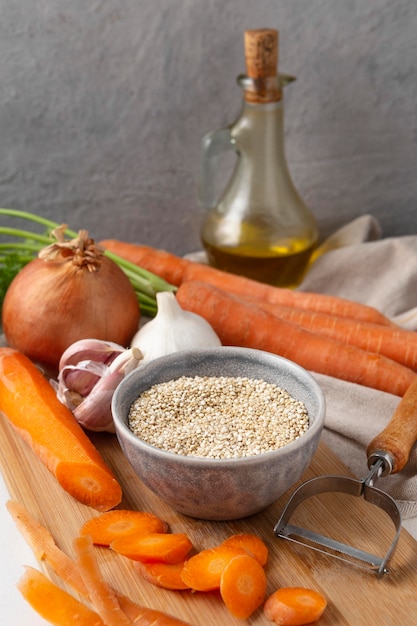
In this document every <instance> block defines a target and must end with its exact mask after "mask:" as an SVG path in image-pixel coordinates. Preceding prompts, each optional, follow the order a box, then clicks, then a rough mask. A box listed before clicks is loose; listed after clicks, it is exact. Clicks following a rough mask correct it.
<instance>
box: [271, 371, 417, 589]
mask: <svg viewBox="0 0 417 626" xmlns="http://www.w3.org/2000/svg"><path fill="white" fill-rule="evenodd" d="M416 440H417V379H416V380H415V381H414V382H413V383H412V384H411V385H410V387H409V388H408V390H407V392H406V393H405V394H404V396H403V398H402V399H401V401H400V403H399V405H398V406H397V408H396V410H395V412H394V414H393V415H392V417H391V420H390V422H389V423H388V425H387V426H386V427H385V428H384V429H383V430H382V431H381V432H380V433H379V434H378V435H376V437H375V438H374V439H373V440H372V441H371V442H370V444H369V445H368V448H367V459H368V468H369V473H368V474H367V476H365V478H363V479H362V480H359V479H355V478H350V477H347V476H317V477H315V478H312V479H311V480H308V481H306V482H304V483H302V484H301V485H300V487H298V489H296V490H295V491H294V493H293V495H292V496H291V498H290V500H289V501H288V503H287V505H286V506H285V508H284V510H283V512H282V514H281V517H280V518H279V520H278V522H277V523H276V525H275V526H274V533H275V535H277V537H280V538H282V539H288V540H289V541H293V542H295V543H298V544H301V545H303V546H306V547H308V548H311V549H313V550H316V551H318V552H322V553H324V554H328V555H330V556H332V557H334V558H337V559H339V560H341V561H345V562H347V563H350V564H352V565H355V566H358V567H362V568H365V569H367V570H369V571H372V572H374V573H376V574H377V575H378V577H382V576H383V575H384V574H387V573H388V572H389V569H388V563H389V560H390V559H391V557H392V555H393V553H394V551H395V548H396V545H397V542H398V539H399V536H400V532H401V514H400V511H399V509H398V506H397V504H396V502H395V500H394V499H393V498H391V496H390V495H388V494H387V493H385V492H384V491H382V490H380V489H377V488H376V487H375V486H374V485H375V483H376V481H377V479H378V478H380V477H381V476H388V475H390V474H395V473H397V472H399V471H401V470H402V469H403V468H404V466H405V465H406V463H407V461H408V459H409V456H410V452H411V449H412V447H413V445H414V444H415V442H416ZM329 492H339V493H346V494H349V495H352V496H358V497H361V496H363V498H364V499H365V500H366V501H367V502H369V503H371V504H374V505H376V506H377V507H379V508H380V509H382V510H383V511H385V513H387V514H388V515H389V517H390V518H391V520H392V522H393V523H394V526H395V535H394V538H393V540H392V543H391V545H390V547H389V549H388V551H387V553H386V554H385V556H383V557H381V556H378V555H375V554H371V553H368V552H365V551H363V550H359V549H357V548H355V547H354V546H351V545H348V544H345V543H342V542H339V541H335V540H334V539H332V538H330V537H326V536H324V535H321V534H319V533H316V532H314V531H311V530H309V529H307V528H302V527H300V526H295V525H293V524H291V523H289V520H290V518H291V516H292V515H293V513H294V511H295V509H296V508H297V507H298V506H299V505H300V504H301V503H302V502H303V501H304V500H306V499H308V498H310V497H312V496H316V495H319V494H323V493H329Z"/></svg>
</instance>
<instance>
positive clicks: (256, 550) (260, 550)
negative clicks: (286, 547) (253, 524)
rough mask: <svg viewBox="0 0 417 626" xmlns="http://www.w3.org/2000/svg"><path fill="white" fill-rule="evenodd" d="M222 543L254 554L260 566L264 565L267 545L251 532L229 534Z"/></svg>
mask: <svg viewBox="0 0 417 626" xmlns="http://www.w3.org/2000/svg"><path fill="white" fill-rule="evenodd" d="M222 545H223V546H233V547H235V546H237V547H239V548H243V549H244V550H246V552H248V553H249V554H251V555H252V556H254V557H255V559H256V560H257V561H258V563H259V564H260V565H262V567H264V566H265V565H266V562H267V560H268V547H267V545H266V544H265V542H264V541H262V539H261V538H260V537H258V536H257V535H253V534H252V533H239V534H235V535H230V537H228V538H227V539H225V540H224V541H223V543H222Z"/></svg>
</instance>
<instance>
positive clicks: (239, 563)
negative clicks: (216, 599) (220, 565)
mask: <svg viewBox="0 0 417 626" xmlns="http://www.w3.org/2000/svg"><path fill="white" fill-rule="evenodd" d="M220 595H221V597H222V600H223V602H224V603H225V605H226V606H227V608H228V609H229V611H230V612H231V613H232V615H234V616H235V617H239V618H240V619H248V617H250V616H251V615H252V613H253V612H254V611H256V609H258V608H259V607H260V606H261V604H262V603H263V601H264V600H265V595H266V576H265V571H264V569H263V567H262V565H260V564H259V563H258V561H257V560H256V559H255V557H253V556H251V555H250V554H243V555H240V556H235V557H234V558H233V559H231V561H229V563H228V564H227V565H226V567H225V568H224V570H223V572H222V575H221V578H220Z"/></svg>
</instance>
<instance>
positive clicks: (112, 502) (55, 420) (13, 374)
mask: <svg viewBox="0 0 417 626" xmlns="http://www.w3.org/2000/svg"><path fill="white" fill-rule="evenodd" d="M0 411H1V412H3V413H4V414H5V415H6V417H7V418H8V420H9V421H10V423H11V424H12V425H13V426H14V427H15V428H16V430H17V432H18V433H19V434H20V436H21V437H22V439H23V440H24V441H25V442H26V443H27V444H28V445H29V446H30V447H31V448H32V450H33V452H34V453H35V454H36V455H37V456H38V457H39V459H40V460H41V461H42V462H43V463H44V465H45V466H46V467H47V468H48V470H49V471H50V472H51V473H52V474H53V475H54V476H55V478H56V479H57V480H58V482H59V484H60V485H61V487H63V489H65V490H66V491H67V492H68V493H69V494H70V495H71V496H73V497H74V498H76V499H77V500H78V501H79V502H82V503H83V504H86V505H88V506H91V507H93V508H95V509H97V510H99V511H106V510H108V509H111V508H113V507H115V506H116V505H117V504H119V502H120V501H121V497H122V490H121V487H120V485H119V484H118V482H117V480H116V478H115V477H114V476H113V474H112V472H111V470H110V469H109V467H108V466H107V465H106V464H105V462H104V460H103V459H102V457H101V455H100V453H99V452H98V450H97V449H96V448H95V446H94V445H93V444H92V442H91V441H90V439H89V438H88V437H87V435H86V434H85V432H84V431H83V430H82V428H81V426H80V425H79V424H78V422H77V421H76V419H75V417H74V416H73V414H72V413H71V411H70V410H69V409H67V407H65V406H64V405H63V404H61V402H60V401H59V400H58V398H57V396H56V394H55V391H54V390H53V388H52V386H51V385H50V383H49V382H48V381H47V380H46V378H45V377H44V376H43V374H42V373H41V372H40V370H39V369H38V368H37V367H36V366H35V365H34V364H33V363H32V362H31V361H30V360H29V359H28V357H26V356H24V355H23V354H21V353H20V352H18V351H17V350H13V349H12V348H0Z"/></svg>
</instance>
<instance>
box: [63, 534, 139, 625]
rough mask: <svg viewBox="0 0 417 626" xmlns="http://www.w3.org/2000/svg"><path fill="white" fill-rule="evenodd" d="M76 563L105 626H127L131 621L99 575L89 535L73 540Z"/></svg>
mask: <svg viewBox="0 0 417 626" xmlns="http://www.w3.org/2000/svg"><path fill="white" fill-rule="evenodd" d="M74 549H75V553H76V561H77V564H78V567H79V568H80V573H81V576H82V579H83V581H84V583H85V586H86V587H87V590H88V595H89V597H90V601H91V603H92V604H93V606H94V608H95V610H96V611H97V613H98V614H99V615H100V617H101V618H102V619H103V621H104V623H105V624H106V625H107V626H125V625H126V626H127V625H128V624H132V622H131V620H130V619H129V618H128V617H127V615H126V614H125V613H124V611H123V610H122V608H121V607H120V604H119V600H118V598H117V595H116V592H115V591H114V589H112V588H111V587H110V585H108V584H107V582H106V581H105V580H104V578H103V577H102V575H101V572H100V568H99V566H98V562H97V559H96V556H95V553H94V550H93V541H92V539H91V537H90V536H89V535H83V536H82V537H81V536H80V537H76V538H75V539H74Z"/></svg>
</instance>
